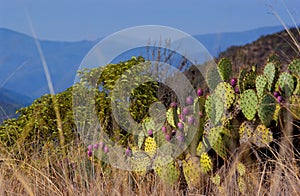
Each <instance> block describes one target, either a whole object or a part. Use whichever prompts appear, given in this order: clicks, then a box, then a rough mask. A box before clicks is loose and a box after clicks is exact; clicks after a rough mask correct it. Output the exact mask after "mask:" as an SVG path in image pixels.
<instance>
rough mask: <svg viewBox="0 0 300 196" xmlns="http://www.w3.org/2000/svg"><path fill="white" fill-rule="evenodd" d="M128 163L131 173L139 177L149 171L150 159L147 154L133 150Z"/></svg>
mask: <svg viewBox="0 0 300 196" xmlns="http://www.w3.org/2000/svg"><path fill="white" fill-rule="evenodd" d="M130 163H131V169H132V171H135V172H138V173H139V174H140V175H145V174H146V172H147V170H149V169H150V166H151V159H150V157H149V156H148V154H147V153H145V152H143V151H136V150H134V149H133V150H132V156H131V157H130Z"/></svg>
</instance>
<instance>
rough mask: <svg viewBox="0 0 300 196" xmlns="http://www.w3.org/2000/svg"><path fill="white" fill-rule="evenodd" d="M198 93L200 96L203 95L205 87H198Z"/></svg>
mask: <svg viewBox="0 0 300 196" xmlns="http://www.w3.org/2000/svg"><path fill="white" fill-rule="evenodd" d="M197 95H198V96H199V97H201V96H202V95H203V89H202V88H198V90H197Z"/></svg>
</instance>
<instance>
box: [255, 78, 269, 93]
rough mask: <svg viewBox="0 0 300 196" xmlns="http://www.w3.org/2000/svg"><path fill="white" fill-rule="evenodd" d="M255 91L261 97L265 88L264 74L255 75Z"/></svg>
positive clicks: (266, 85)
mask: <svg viewBox="0 0 300 196" xmlns="http://www.w3.org/2000/svg"><path fill="white" fill-rule="evenodd" d="M255 86H256V91H257V96H258V98H261V97H262V96H263V95H264V93H265V92H266V90H267V87H268V79H267V78H266V77H265V76H264V75H260V76H257V77H256V81H255Z"/></svg>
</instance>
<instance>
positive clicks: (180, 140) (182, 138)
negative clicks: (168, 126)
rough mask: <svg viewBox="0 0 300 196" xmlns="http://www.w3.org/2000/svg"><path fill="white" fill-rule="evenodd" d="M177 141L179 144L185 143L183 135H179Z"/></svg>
mask: <svg viewBox="0 0 300 196" xmlns="http://www.w3.org/2000/svg"><path fill="white" fill-rule="evenodd" d="M176 138H177V140H178V141H179V142H183V141H184V136H183V135H182V134H179V135H177V137H176Z"/></svg>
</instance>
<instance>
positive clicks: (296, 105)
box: [290, 95, 300, 120]
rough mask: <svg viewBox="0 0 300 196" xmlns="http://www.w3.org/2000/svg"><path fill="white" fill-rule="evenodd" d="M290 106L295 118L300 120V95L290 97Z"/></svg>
mask: <svg viewBox="0 0 300 196" xmlns="http://www.w3.org/2000/svg"><path fill="white" fill-rule="evenodd" d="M290 108H291V111H292V114H293V116H294V118H295V119H297V120H300V96H298V95H293V96H291V97H290Z"/></svg>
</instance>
